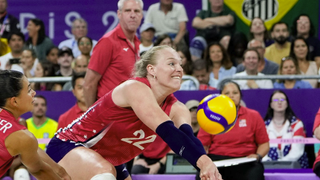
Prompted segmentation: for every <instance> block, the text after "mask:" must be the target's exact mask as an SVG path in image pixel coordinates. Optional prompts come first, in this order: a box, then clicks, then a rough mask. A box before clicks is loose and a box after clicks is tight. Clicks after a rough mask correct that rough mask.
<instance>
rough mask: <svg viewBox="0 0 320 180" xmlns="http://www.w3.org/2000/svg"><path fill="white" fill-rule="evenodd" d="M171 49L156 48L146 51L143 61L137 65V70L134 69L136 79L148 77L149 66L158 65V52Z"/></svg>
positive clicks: (164, 47)
mask: <svg viewBox="0 0 320 180" xmlns="http://www.w3.org/2000/svg"><path fill="white" fill-rule="evenodd" d="M166 48H170V49H172V48H171V47H170V46H167V45H165V46H155V47H153V48H151V49H150V50H148V51H146V52H145V53H144V54H143V55H142V57H141V59H140V60H139V61H137V62H136V63H135V68H134V76H135V77H147V74H148V71H147V66H148V65H149V64H151V65H156V64H157V57H158V55H159V54H158V53H157V52H158V51H160V50H163V49H166Z"/></svg>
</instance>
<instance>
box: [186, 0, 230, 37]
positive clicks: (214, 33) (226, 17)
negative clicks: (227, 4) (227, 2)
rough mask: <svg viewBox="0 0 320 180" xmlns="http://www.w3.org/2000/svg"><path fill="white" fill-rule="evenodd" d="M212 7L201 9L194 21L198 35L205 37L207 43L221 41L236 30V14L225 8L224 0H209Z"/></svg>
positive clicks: (193, 24) (193, 25)
mask: <svg viewBox="0 0 320 180" xmlns="http://www.w3.org/2000/svg"><path fill="white" fill-rule="evenodd" d="M209 2H210V5H211V6H210V9H209V10H201V11H200V12H199V13H198V14H197V16H196V17H195V18H194V19H193V21H192V27H194V28H195V29H196V30H197V34H196V36H201V37H203V38H204V39H205V40H206V41H207V43H211V42H212V41H220V39H221V38H223V37H224V36H231V35H232V34H233V33H234V31H235V19H236V14H235V13H234V12H233V11H230V10H227V9H225V8H223V0H209Z"/></svg>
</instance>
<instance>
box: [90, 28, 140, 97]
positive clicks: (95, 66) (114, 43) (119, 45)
mask: <svg viewBox="0 0 320 180" xmlns="http://www.w3.org/2000/svg"><path fill="white" fill-rule="evenodd" d="M134 45H135V48H134V47H133V46H132V45H131V43H130V42H128V40H127V38H126V36H125V35H124V33H123V31H122V29H121V26H120V25H118V26H117V27H116V28H115V29H114V30H112V31H110V32H108V33H107V34H105V35H104V36H103V37H102V38H101V39H100V40H99V41H98V43H97V45H96V46H95V47H94V49H93V52H92V56H91V58H90V63H89V65H88V68H89V69H91V70H93V71H96V72H98V73H99V74H100V75H101V76H102V77H101V79H100V81H99V83H98V88H97V90H98V92H97V99H99V98H100V97H102V96H103V95H104V94H106V93H107V92H109V91H110V90H112V89H113V88H115V87H116V86H117V85H119V84H120V83H122V82H124V81H125V80H127V79H129V78H130V77H131V76H132V71H133V67H134V64H135V62H136V61H137V60H139V59H140V56H139V45H140V41H139V39H138V38H137V36H135V37H134Z"/></svg>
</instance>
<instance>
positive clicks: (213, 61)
mask: <svg viewBox="0 0 320 180" xmlns="http://www.w3.org/2000/svg"><path fill="white" fill-rule="evenodd" d="M206 55H207V57H206V60H207V62H208V66H209V69H211V72H210V76H209V78H210V79H209V84H210V86H211V87H214V88H217V87H218V84H219V82H220V81H221V80H223V79H224V78H226V77H231V76H233V75H234V74H235V73H236V68H235V67H234V66H232V62H231V60H230V57H229V55H228V53H227V51H226V50H225V49H224V48H223V47H222V46H221V45H220V44H219V43H211V44H209V46H208V48H207V53H206Z"/></svg>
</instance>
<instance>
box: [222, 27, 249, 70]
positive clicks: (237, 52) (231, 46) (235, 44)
mask: <svg viewBox="0 0 320 180" xmlns="http://www.w3.org/2000/svg"><path fill="white" fill-rule="evenodd" d="M247 46H248V40H247V37H246V35H245V34H244V33H242V32H236V33H235V34H233V35H232V36H231V38H230V41H229V43H228V49H227V51H228V54H229V55H230V59H231V62H232V64H233V66H235V67H237V66H238V65H239V64H241V63H242V62H243V54H244V52H245V50H246V49H247Z"/></svg>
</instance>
